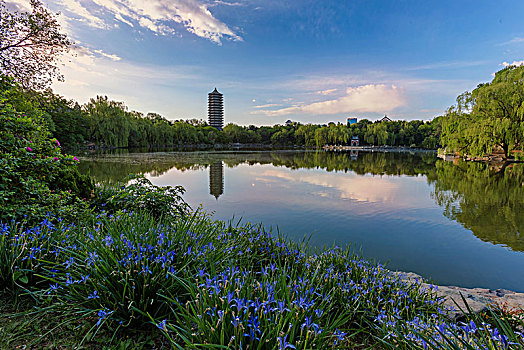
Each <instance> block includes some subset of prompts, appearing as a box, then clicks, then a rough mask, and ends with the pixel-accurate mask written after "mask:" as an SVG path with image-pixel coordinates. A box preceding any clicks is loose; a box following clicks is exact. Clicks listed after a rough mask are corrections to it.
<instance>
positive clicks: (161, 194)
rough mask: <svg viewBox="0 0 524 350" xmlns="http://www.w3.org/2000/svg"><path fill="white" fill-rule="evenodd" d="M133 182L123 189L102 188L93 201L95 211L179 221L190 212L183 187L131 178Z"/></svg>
mask: <svg viewBox="0 0 524 350" xmlns="http://www.w3.org/2000/svg"><path fill="white" fill-rule="evenodd" d="M129 180H130V181H129V183H128V184H126V185H121V186H116V185H101V186H98V187H97V188H96V192H95V198H94V201H93V203H94V207H95V211H97V212H103V211H104V212H107V213H110V214H114V213H117V212H119V211H121V210H124V211H128V212H133V211H146V212H148V213H149V214H150V215H151V216H152V217H154V218H156V219H158V218H177V217H181V216H185V215H186V214H187V213H188V212H189V210H190V207H189V205H188V204H187V203H186V202H185V201H184V199H183V198H182V195H183V194H184V192H185V190H184V188H183V187H182V186H175V187H171V186H163V187H161V186H155V185H153V184H152V183H151V181H149V180H148V179H146V178H145V177H143V176H131V177H129Z"/></svg>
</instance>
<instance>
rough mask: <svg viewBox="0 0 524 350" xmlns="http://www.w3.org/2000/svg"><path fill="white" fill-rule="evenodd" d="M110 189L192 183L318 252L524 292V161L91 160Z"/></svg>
mask: <svg viewBox="0 0 524 350" xmlns="http://www.w3.org/2000/svg"><path fill="white" fill-rule="evenodd" d="M80 169H81V171H82V172H89V173H90V174H91V175H92V176H94V178H95V179H96V180H97V181H99V182H105V183H111V182H118V181H122V180H124V179H125V178H126V176H127V175H129V174H145V175H146V176H147V177H148V178H149V179H151V181H152V182H153V183H154V184H157V185H161V186H164V185H172V186H174V185H182V186H183V187H185V188H186V190H187V192H186V194H185V195H184V198H185V199H186V201H187V202H188V203H189V204H190V205H191V206H192V207H193V208H197V207H198V206H199V205H202V206H203V208H204V210H206V211H208V212H213V213H214V217H215V218H216V219H224V220H229V219H232V218H234V219H235V220H238V219H242V220H243V222H251V223H260V222H262V223H264V225H265V226H266V227H267V228H269V227H272V228H273V229H274V230H276V229H277V227H278V230H279V231H280V232H282V233H283V234H285V235H286V236H287V237H289V238H290V239H293V240H296V241H301V240H302V239H303V238H304V237H306V238H308V239H309V242H310V244H312V245H314V246H318V247H323V246H332V245H338V246H340V247H344V246H347V245H349V244H351V246H352V247H353V248H354V249H357V250H360V251H361V252H362V254H363V255H364V256H365V257H367V258H370V259H375V260H377V261H380V262H382V263H386V267H388V268H389V269H392V270H401V271H413V272H415V273H418V274H420V275H422V276H424V277H425V278H428V279H430V280H433V281H435V282H436V283H439V284H442V285H458V286H464V287H485V288H491V289H496V288H506V289H511V290H515V291H521V292H524V237H523V236H522V234H523V231H524V164H513V165H510V166H507V167H504V168H500V167H499V168H496V167H495V168H494V167H491V168H490V167H489V166H487V165H486V164H480V163H464V162H462V163H458V164H453V163H451V162H444V161H442V160H437V158H436V156H435V154H433V153H412V154H410V153H393V152H391V153H377V152H373V153H370V152H367V153H366V152H359V153H332V152H323V151H322V152H303V151H272V152H266V151H264V152H186V153H182V152H172V153H170V152H162V153H136V154H132V153H131V154H119V155H104V156H96V157H89V158H87V159H83V160H82V162H81V163H80Z"/></svg>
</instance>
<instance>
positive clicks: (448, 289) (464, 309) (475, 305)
mask: <svg viewBox="0 0 524 350" xmlns="http://www.w3.org/2000/svg"><path fill="white" fill-rule="evenodd" d="M391 275H393V276H400V277H401V278H402V279H403V280H405V281H409V282H417V281H422V286H423V287H425V288H430V286H432V285H430V284H428V283H427V282H426V281H425V280H424V278H422V276H420V275H417V274H416V273H413V272H401V271H391ZM437 295H438V296H440V297H444V304H443V305H444V307H446V308H448V309H450V310H452V311H450V314H449V318H450V319H451V320H453V321H458V320H460V319H462V318H464V316H465V314H467V313H469V311H468V308H469V310H470V311H471V312H474V313H479V312H483V311H488V309H489V308H490V307H500V308H502V309H504V310H506V311H522V312H524V293H517V292H514V291H511V290H507V289H495V290H492V289H486V288H462V287H456V286H437ZM464 300H465V301H466V303H467V306H466V304H465V303H464Z"/></svg>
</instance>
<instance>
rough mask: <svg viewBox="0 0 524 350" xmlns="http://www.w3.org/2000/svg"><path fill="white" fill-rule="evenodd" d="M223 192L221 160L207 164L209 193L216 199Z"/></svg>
mask: <svg viewBox="0 0 524 350" xmlns="http://www.w3.org/2000/svg"><path fill="white" fill-rule="evenodd" d="M222 193H224V165H223V164H222V161H218V162H215V163H213V164H211V165H210V166H209V194H210V195H212V196H214V197H215V199H216V200H218V197H220V195H221V194H222Z"/></svg>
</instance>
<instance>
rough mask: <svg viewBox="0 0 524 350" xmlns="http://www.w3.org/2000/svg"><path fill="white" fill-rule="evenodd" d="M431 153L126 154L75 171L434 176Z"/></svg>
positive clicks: (87, 162)
mask: <svg viewBox="0 0 524 350" xmlns="http://www.w3.org/2000/svg"><path fill="white" fill-rule="evenodd" d="M435 161H436V157H435V155H434V154H433V153H397V152H391V153H380V152H360V153H359V156H358V158H357V159H355V158H354V157H353V158H351V155H350V153H348V152H324V151H320V152H295V151H290V152H288V151H275V152H240V153H238V152H190V153H187V152H186V153H163V154H160V153H159V154H154V153H153V154H129V155H124V156H108V157H97V158H94V159H84V160H82V161H81V162H80V165H79V170H80V171H81V172H83V173H90V174H91V176H92V177H94V178H95V180H96V181H97V182H118V181H122V180H124V179H125V178H126V177H127V176H128V175H129V174H144V173H149V174H151V175H153V176H160V175H162V174H163V173H165V172H166V171H168V170H169V169H171V168H176V169H178V170H181V171H185V170H196V169H203V168H207V167H209V166H210V165H212V164H215V163H217V162H223V163H224V164H225V165H226V166H228V167H230V168H232V167H236V166H238V165H240V164H249V165H254V164H272V165H274V166H284V167H286V168H291V169H300V168H305V169H314V168H317V169H325V170H327V171H354V172H356V173H357V174H361V175H362V174H373V175H411V176H416V175H422V174H423V175H427V176H428V177H429V178H434V177H435V175H434V174H435V166H434V164H435Z"/></svg>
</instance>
